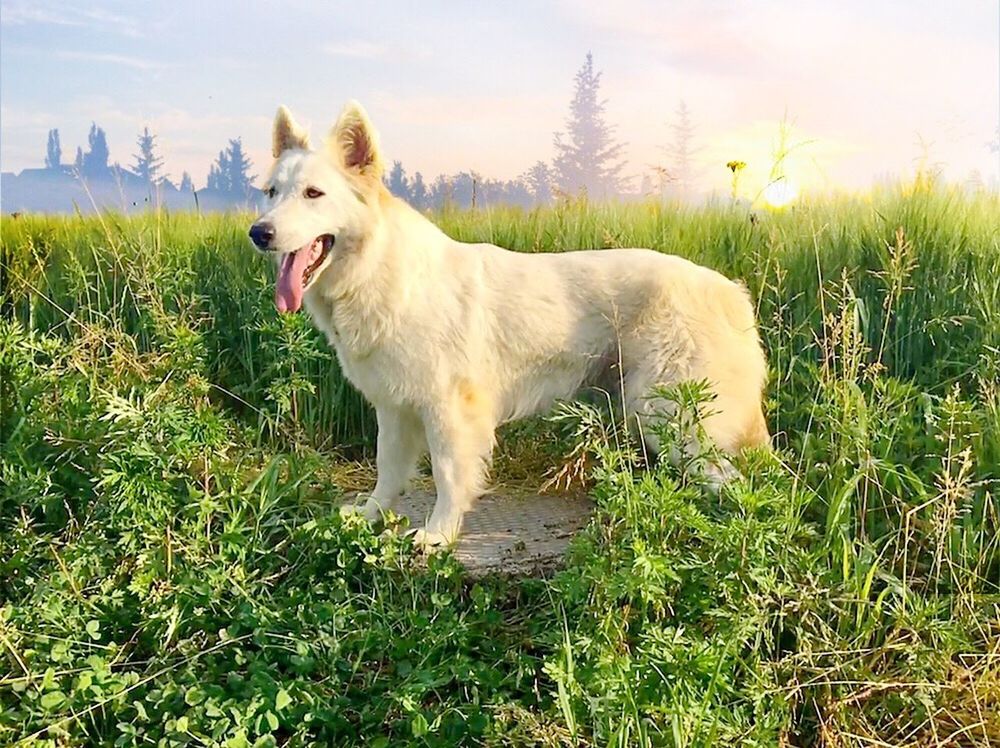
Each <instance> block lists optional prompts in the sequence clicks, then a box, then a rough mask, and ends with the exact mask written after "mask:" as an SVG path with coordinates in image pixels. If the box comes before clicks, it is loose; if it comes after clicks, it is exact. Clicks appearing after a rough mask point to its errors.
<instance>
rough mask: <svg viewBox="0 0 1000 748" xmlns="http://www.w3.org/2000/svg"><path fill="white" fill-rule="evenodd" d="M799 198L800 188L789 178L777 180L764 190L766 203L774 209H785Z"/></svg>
mask: <svg viewBox="0 0 1000 748" xmlns="http://www.w3.org/2000/svg"><path fill="white" fill-rule="evenodd" d="M798 196H799V188H798V186H797V185H796V184H795V183H794V182H792V181H791V180H790V179H788V178H787V177H780V178H778V179H775V180H774V181H773V182H771V183H770V184H769V185H767V187H765V188H764V202H766V203H767V204H768V205H769V206H770V207H772V208H784V207H785V206H786V205H788V204H789V203H791V202H792V201H793V200H795V198H797V197H798Z"/></svg>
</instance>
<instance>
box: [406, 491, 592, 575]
mask: <svg viewBox="0 0 1000 748" xmlns="http://www.w3.org/2000/svg"><path fill="white" fill-rule="evenodd" d="M433 507H434V494H433V493H432V492H430V491H421V490H417V491H413V492H412V493H411V494H409V495H408V496H405V497H403V498H401V499H400V500H399V501H398V502H397V503H396V506H395V507H394V509H395V511H396V513H397V514H400V515H404V516H406V517H408V518H409V520H410V527H411V528H415V527H423V526H424V522H425V520H426V518H427V517H428V516H429V515H430V513H431V509H433ZM592 511H593V503H592V502H591V501H590V499H589V498H587V497H586V496H583V495H568V496H567V495H551V496H541V495H538V494H517V493H511V492H506V491H505V492H503V494H500V493H490V494H486V495H485V496H481V497H480V498H479V499H477V500H476V502H475V504H473V507H472V509H471V510H470V511H469V512H468V514H466V515H465V522H464V525H463V527H462V534H461V535H460V536H459V539H458V544H457V545H456V546H455V548H454V549H453V552H454V555H455V558H456V559H457V560H458V561H459V563H461V564H462V566H464V567H465V569H466V571H467V572H468V573H469V575H470V576H473V577H476V576H483V575H485V574H491V573H499V574H507V575H511V576H541V575H544V574H546V573H547V572H551V571H553V570H554V569H556V568H557V567H558V566H559V565H560V563H561V561H562V558H563V555H564V554H565V552H566V548H567V547H568V546H569V541H570V539H571V538H572V537H573V536H574V535H575V534H576V533H577V532H579V531H580V530H582V529H583V528H584V527H585V526H586V525H587V521H588V520H589V519H590V514H591V512H592Z"/></svg>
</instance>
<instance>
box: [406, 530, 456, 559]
mask: <svg viewBox="0 0 1000 748" xmlns="http://www.w3.org/2000/svg"><path fill="white" fill-rule="evenodd" d="M410 534H411V535H412V537H413V545H414V547H415V548H419V549H420V550H422V551H423V552H424V553H434V552H436V551H439V550H442V549H444V548H445V547H447V546H448V545H450V544H451V542H452V538H449V537H448V536H447V535H445V534H444V533H443V532H434V531H433V530H428V529H427V528H424V527H421V528H420V529H419V530H413V531H412V532H411V533H410Z"/></svg>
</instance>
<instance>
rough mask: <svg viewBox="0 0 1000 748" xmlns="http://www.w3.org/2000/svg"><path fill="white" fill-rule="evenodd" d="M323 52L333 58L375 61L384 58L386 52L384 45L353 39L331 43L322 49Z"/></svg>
mask: <svg viewBox="0 0 1000 748" xmlns="http://www.w3.org/2000/svg"><path fill="white" fill-rule="evenodd" d="M323 51H324V52H326V53H327V54H328V55H332V56H334V57H351V58H354V59H357V60H375V59H378V58H380V57H384V56H385V53H386V52H387V51H388V50H387V48H386V46H385V45H384V44H379V43H378V42H370V41H365V40H363V39H354V40H351V41H343V42H332V43H330V44H327V45H325V46H324V47H323Z"/></svg>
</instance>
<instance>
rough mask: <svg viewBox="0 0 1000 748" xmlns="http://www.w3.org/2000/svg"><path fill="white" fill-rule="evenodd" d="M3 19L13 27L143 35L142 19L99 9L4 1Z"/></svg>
mask: <svg viewBox="0 0 1000 748" xmlns="http://www.w3.org/2000/svg"><path fill="white" fill-rule="evenodd" d="M3 22H4V24H5V25H10V26H25V25H30V24H43V25H48V26H70V27H76V28H91V29H98V30H104V31H111V32H113V33H116V34H121V35H122V36H130V37H136V38H138V37H141V36H143V32H142V29H141V28H140V26H139V23H138V21H136V20H135V19H134V18H131V17H129V16H123V15H121V14H118V13H111V12H109V11H106V10H101V9H99V8H73V7H63V8H59V9H56V8H53V7H52V6H47V5H45V4H38V3H31V4H29V3H23V2H11V3H5V4H4V14H3Z"/></svg>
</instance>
